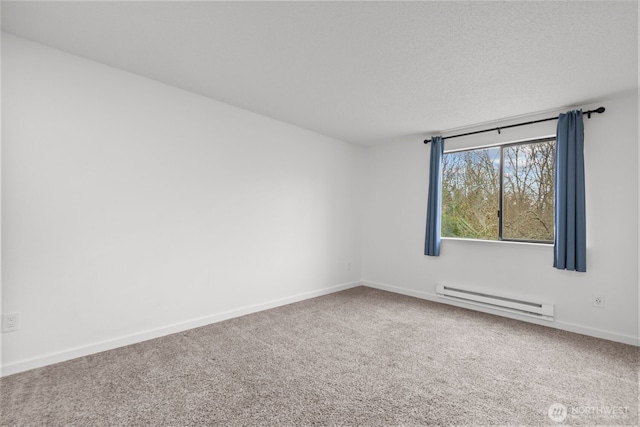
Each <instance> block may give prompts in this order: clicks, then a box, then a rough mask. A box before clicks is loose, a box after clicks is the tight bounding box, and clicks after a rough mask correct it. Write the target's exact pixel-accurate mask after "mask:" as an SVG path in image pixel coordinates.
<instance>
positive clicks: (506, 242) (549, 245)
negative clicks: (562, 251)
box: [441, 237, 553, 249]
mask: <svg viewBox="0 0 640 427" xmlns="http://www.w3.org/2000/svg"><path fill="white" fill-rule="evenodd" d="M441 240H443V241H444V240H450V241H454V242H474V243H490V244H499V245H518V246H523V245H524V246H538V247H543V248H552V249H553V243H538V242H514V241H511V240H484V239H465V238H463V237H442V238H441Z"/></svg>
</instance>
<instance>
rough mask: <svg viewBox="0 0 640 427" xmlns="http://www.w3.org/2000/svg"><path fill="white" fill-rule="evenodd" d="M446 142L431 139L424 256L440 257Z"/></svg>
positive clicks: (439, 139)
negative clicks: (443, 158)
mask: <svg viewBox="0 0 640 427" xmlns="http://www.w3.org/2000/svg"><path fill="white" fill-rule="evenodd" d="M443 151H444V140H443V139H442V137H441V136H434V137H433V138H431V159H430V161H429V197H428V200H427V232H426V236H425V241H424V254H425V255H429V256H440V204H441V200H442V194H441V188H442V153H443Z"/></svg>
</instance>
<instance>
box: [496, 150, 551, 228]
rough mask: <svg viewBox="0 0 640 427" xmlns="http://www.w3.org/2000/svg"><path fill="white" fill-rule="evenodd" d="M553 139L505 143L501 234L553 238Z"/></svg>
mask: <svg viewBox="0 0 640 427" xmlns="http://www.w3.org/2000/svg"><path fill="white" fill-rule="evenodd" d="M555 149H556V145H555V141H546V142H539V143H532V144H521V145H512V146H507V147H504V149H503V150H504V151H503V155H504V160H503V161H504V177H503V180H504V196H503V197H504V198H503V223H502V238H503V239H516V240H548V241H551V240H553V191H554V158H555Z"/></svg>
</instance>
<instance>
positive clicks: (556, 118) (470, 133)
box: [424, 107, 604, 144]
mask: <svg viewBox="0 0 640 427" xmlns="http://www.w3.org/2000/svg"><path fill="white" fill-rule="evenodd" d="M594 113H598V114H600V113H604V107H600V108H596V109H595V110H589V111H585V112H584V113H582V114H583V115H584V114H586V115H587V118H588V119H590V118H591V114H594ZM550 120H558V117H549V118H548V119H540V120H533V121H531V122H524V123H516V124H514V125H507V126H500V127H497V128H492V129H484V130H477V131H475V132H467V133H461V134H459V135H451V136H446V137H444V138H442V139H443V140H444V139H452V138H459V137H461V136H467V135H475V134H477V133H484V132H493V131H494V130H497V131H498V133H500V131H501V130H502V129H508V128H515V127H518V126H525V125H532V124H534V123H541V122H548V121H550ZM430 142H431V140H430V139H425V140H424V143H425V144H428V143H430Z"/></svg>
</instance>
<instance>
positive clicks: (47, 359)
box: [0, 282, 362, 377]
mask: <svg viewBox="0 0 640 427" xmlns="http://www.w3.org/2000/svg"><path fill="white" fill-rule="evenodd" d="M361 285H362V283H361V282H351V283H344V284H341V285H336V286H331V287H327V288H323V289H318V290H315V291H309V292H304V293H301V294H296V295H293V296H289V297H284V298H279V299H275V300H271V301H266V302H263V303H260V304H254V305H249V306H245V307H241V308H237V309H234V310H228V311H224V312H221V313H216V314H212V315H209V316H205V317H200V318H197V319H192V320H188V321H185V322H180V323H175V324H173V325H167V326H162V327H160V328H156V329H151V330H147V331H142V332H139V333H135V334H131V335H126V336H121V337H118V338H113V339H110V340H105V341H100V342H95V343H92V344H88V345H84V346H80V347H75V348H71V349H68V350H64V351H61V352H57V353H50V354H46V355H44V356H39V357H35V358H32V359H27V360H21V361H18V362H14V363H11V364H8V365H4V366H2V367H1V368H0V376H3V377H6V376H8V375H13V374H17V373H19V372H24V371H28V370H30V369H35V368H40V367H43V366H48V365H53V364H54V363H60V362H65V361H67V360H71V359H76V358H78V357H84V356H89V355H91V354H95V353H100V352H102V351H107V350H113V349H115V348H119V347H124V346H127V345H131V344H136V343H139V342H142V341H147V340H151V339H154V338H160V337H163V336H166V335H171V334H175V333H178V332H183V331H187V330H189V329H194V328H199V327H201V326H206V325H211V324H213V323H218V322H222V321H225V320H229V319H233V318H235V317H240V316H245V315H247V314H252V313H257V312H259V311H264V310H269V309H271V308H276V307H280V306H283V305H287V304H292V303H295V302H299V301H304V300H307V299H311V298H316V297H320V296H323V295H328V294H332V293H335V292H340V291H344V290H347V289H351V288H355V287H357V286H361Z"/></svg>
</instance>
